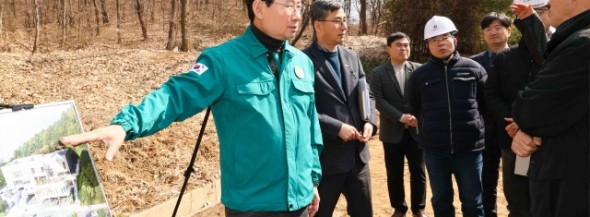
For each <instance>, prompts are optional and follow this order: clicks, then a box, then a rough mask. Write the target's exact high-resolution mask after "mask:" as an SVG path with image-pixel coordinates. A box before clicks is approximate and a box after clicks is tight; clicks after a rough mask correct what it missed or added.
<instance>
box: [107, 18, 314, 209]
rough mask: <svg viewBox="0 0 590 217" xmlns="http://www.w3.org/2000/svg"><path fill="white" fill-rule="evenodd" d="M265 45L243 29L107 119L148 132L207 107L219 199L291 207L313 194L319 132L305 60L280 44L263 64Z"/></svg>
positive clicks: (238, 205) (139, 133)
mask: <svg viewBox="0 0 590 217" xmlns="http://www.w3.org/2000/svg"><path fill="white" fill-rule="evenodd" d="M266 53H267V49H266V48H265V47H264V46H263V45H262V44H261V43H260V41H259V40H258V39H257V38H256V37H255V36H254V35H253V33H252V30H251V29H250V27H248V28H247V29H246V31H245V33H244V34H243V35H241V36H240V37H238V38H235V39H233V40H230V41H228V42H226V43H223V44H221V45H219V46H216V47H212V48H209V49H206V50H204V51H203V52H202V53H201V55H200V56H199V58H198V59H197V61H196V62H197V63H196V64H195V65H194V66H193V67H192V68H191V70H190V71H189V72H187V73H184V74H181V75H179V76H173V77H171V78H170V79H169V80H168V81H167V82H166V83H164V84H163V85H162V86H161V87H160V88H158V89H157V90H155V91H154V92H152V93H150V94H149V95H148V96H147V97H146V98H145V99H144V100H143V101H142V102H141V103H140V104H139V105H137V106H133V105H129V106H127V107H125V108H123V110H122V111H121V112H120V113H119V114H117V116H115V118H114V119H113V121H112V123H111V124H118V125H121V126H123V128H124V129H125V130H126V132H127V137H126V140H131V139H135V138H138V137H143V136H148V135H151V134H153V133H155V132H157V131H159V130H161V129H163V128H165V127H167V126H168V125H170V124H171V123H172V122H174V121H183V120H185V119H186V118H188V117H190V116H192V115H194V114H197V113H198V112H200V111H202V110H203V109H205V108H206V107H208V106H211V108H212V113H213V117H214V120H215V125H216V127H217V134H218V136H219V143H220V144H219V147H220V158H221V186H222V196H221V201H222V203H223V204H224V205H225V206H226V207H228V208H230V209H234V210H238V211H293V210H298V209H301V208H304V207H305V206H307V205H308V204H309V203H311V201H312V199H313V184H314V183H319V181H320V178H321V168H320V163H319V155H320V153H321V150H322V147H323V145H322V137H321V131H320V126H319V122H318V117H317V112H316V109H315V98H314V88H313V83H314V73H313V65H312V62H311V60H310V59H309V58H308V57H307V56H306V55H305V54H304V53H302V52H301V51H299V50H298V49H296V48H294V47H292V46H290V45H288V44H286V43H285V49H284V53H283V55H282V58H283V59H282V63H283V64H279V63H280V62H281V61H276V62H277V69H278V70H279V71H280V79H278V80H277V79H275V76H274V75H273V73H272V71H271V68H270V66H269V63H268V60H267V57H266Z"/></svg>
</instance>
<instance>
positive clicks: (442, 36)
mask: <svg viewBox="0 0 590 217" xmlns="http://www.w3.org/2000/svg"><path fill="white" fill-rule="evenodd" d="M455 32H457V28H456V27H455V24H454V23H453V21H451V20H450V19H449V18H447V17H442V16H433V17H432V18H431V19H430V20H429V21H428V22H427V23H426V26H425V27H424V40H426V43H427V45H428V51H429V52H430V54H431V55H432V58H431V60H430V61H429V62H427V63H425V64H424V65H422V66H421V67H420V68H418V69H416V71H414V73H412V75H410V79H409V80H408V81H407V82H406V86H407V87H406V95H405V98H406V100H407V102H408V105H409V108H410V111H411V113H412V114H414V115H415V116H416V118H417V119H418V127H419V128H420V134H419V136H418V137H419V138H418V142H419V144H420V146H421V147H422V148H423V150H424V162H425V163H426V168H427V169H428V178H429V180H430V186H431V189H432V208H433V210H434V215H435V216H444V217H453V216H455V208H454V207H453V180H452V176H453V175H454V176H455V179H456V181H457V186H458V187H459V199H460V200H461V203H462V204H461V210H462V211H463V216H469V217H474V216H475V217H482V216H483V205H482V199H481V194H482V187H481V170H482V156H481V152H482V150H483V149H484V122H483V118H482V116H481V113H480V111H479V110H480V109H481V108H480V107H482V106H483V103H484V102H483V85H484V83H485V81H486V78H487V75H486V72H485V69H484V68H483V67H482V66H481V65H479V64H478V63H477V62H475V61H473V60H471V59H468V58H464V57H461V56H460V55H459V52H457V51H456V50H455V46H456V44H457V39H456V38H455V36H454V34H455Z"/></svg>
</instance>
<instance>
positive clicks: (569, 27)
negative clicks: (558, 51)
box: [545, 10, 590, 57]
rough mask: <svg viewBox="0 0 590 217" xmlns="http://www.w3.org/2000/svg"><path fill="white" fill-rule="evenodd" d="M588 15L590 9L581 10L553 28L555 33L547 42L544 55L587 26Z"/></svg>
mask: <svg viewBox="0 0 590 217" xmlns="http://www.w3.org/2000/svg"><path fill="white" fill-rule="evenodd" d="M588 17H590V10H587V11H585V12H582V13H580V14H578V15H576V16H574V17H572V18H570V19H568V20H566V21H564V22H563V23H562V24H561V25H559V26H558V27H557V29H556V30H555V33H553V35H552V36H551V40H550V41H549V43H548V44H547V50H546V52H545V57H547V56H548V54H549V53H551V51H552V50H553V49H555V47H557V46H558V45H559V44H561V42H563V41H565V40H566V39H567V38H568V37H569V36H570V35H571V34H573V33H574V32H577V31H579V30H581V29H585V28H589V27H590V19H588Z"/></svg>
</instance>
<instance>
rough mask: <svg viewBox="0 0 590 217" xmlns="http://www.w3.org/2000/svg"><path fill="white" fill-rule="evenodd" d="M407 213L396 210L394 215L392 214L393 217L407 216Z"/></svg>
mask: <svg viewBox="0 0 590 217" xmlns="http://www.w3.org/2000/svg"><path fill="white" fill-rule="evenodd" d="M405 216H406V213H405V212H399V211H395V212H394V213H393V215H391V217H405Z"/></svg>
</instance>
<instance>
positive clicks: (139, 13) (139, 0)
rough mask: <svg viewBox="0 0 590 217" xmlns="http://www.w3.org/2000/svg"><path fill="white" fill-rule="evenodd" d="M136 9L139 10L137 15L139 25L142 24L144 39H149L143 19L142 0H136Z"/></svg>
mask: <svg viewBox="0 0 590 217" xmlns="http://www.w3.org/2000/svg"><path fill="white" fill-rule="evenodd" d="M135 9H136V11H137V17H138V18H139V25H141V34H142V35H143V40H144V41H147V40H148V33H147V27H146V25H145V21H144V20H143V19H144V18H143V17H144V16H143V3H142V2H141V0H135Z"/></svg>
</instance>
